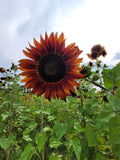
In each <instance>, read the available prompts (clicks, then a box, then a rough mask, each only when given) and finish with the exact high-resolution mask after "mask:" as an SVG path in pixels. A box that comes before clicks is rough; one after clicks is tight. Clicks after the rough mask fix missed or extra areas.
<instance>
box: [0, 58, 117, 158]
mask: <svg viewBox="0 0 120 160" xmlns="http://www.w3.org/2000/svg"><path fill="white" fill-rule="evenodd" d="M93 61H94V66H93V65H91V66H89V65H86V66H85V65H83V66H82V68H83V70H84V73H85V74H86V76H85V77H84V78H82V79H81V80H80V82H79V83H80V86H79V87H78V88H76V95H73V97H72V96H68V97H67V100H66V102H65V101H62V100H59V99H52V100H51V102H49V101H48V100H46V99H45V98H44V96H41V97H37V96H36V95H33V94H31V93H30V91H28V92H25V91H24V90H23V87H21V85H20V84H21V83H20V77H19V75H18V74H17V66H16V65H14V64H12V67H11V68H10V69H7V70H4V71H3V70H1V72H2V73H1V78H0V79H1V80H0V160H107V159H108V160H110V159H111V160H119V159H120V64H118V65H116V66H115V67H113V68H112V69H108V68H109V67H107V66H106V65H105V64H103V63H102V62H101V61H99V60H98V59H97V60H93Z"/></svg>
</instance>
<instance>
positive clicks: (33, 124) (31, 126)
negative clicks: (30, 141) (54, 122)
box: [23, 121, 37, 135]
mask: <svg viewBox="0 0 120 160" xmlns="http://www.w3.org/2000/svg"><path fill="white" fill-rule="evenodd" d="M36 126H37V123H36V122H35V121H32V122H31V123H29V124H28V127H27V128H26V129H25V131H24V132H23V135H28V134H29V133H30V132H31V131H33V130H34V129H35V128H36Z"/></svg>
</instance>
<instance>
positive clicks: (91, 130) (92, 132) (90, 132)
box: [85, 124, 97, 147]
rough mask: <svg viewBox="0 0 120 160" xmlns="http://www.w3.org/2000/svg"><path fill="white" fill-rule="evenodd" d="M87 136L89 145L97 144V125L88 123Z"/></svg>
mask: <svg viewBox="0 0 120 160" xmlns="http://www.w3.org/2000/svg"><path fill="white" fill-rule="evenodd" d="M85 136H86V139H87V142H88V146H89V147H92V146H96V145H97V132H96V129H95V127H94V126H92V125H91V124H87V126H86V128H85Z"/></svg>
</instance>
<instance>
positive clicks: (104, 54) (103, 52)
mask: <svg viewBox="0 0 120 160" xmlns="http://www.w3.org/2000/svg"><path fill="white" fill-rule="evenodd" d="M101 55H102V56H103V57H105V56H106V55H107V52H106V50H105V48H104V47H102V51H101Z"/></svg>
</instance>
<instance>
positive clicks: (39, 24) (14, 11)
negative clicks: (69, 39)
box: [0, 0, 83, 66]
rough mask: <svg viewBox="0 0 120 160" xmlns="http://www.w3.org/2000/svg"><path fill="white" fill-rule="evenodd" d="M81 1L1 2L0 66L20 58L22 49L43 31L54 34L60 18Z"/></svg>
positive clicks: (15, 61) (14, 0) (25, 0)
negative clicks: (54, 26)
mask: <svg viewBox="0 0 120 160" xmlns="http://www.w3.org/2000/svg"><path fill="white" fill-rule="evenodd" d="M82 2H83V0H74V1H72V0H65V1H61V0H35V1H32V0H20V1H17V0H1V5H0V24H1V26H0V35H1V36H0V65H2V66H4V65H5V66H7V64H8V63H9V64H10V65H11V62H14V63H17V61H18V60H19V59H21V58H23V54H22V49H24V48H25V46H26V45H28V41H30V42H32V38H33V37H35V38H37V39H38V38H39V36H40V34H44V33H45V31H48V33H50V32H51V31H53V30H52V29H53V25H57V21H59V17H58V19H57V21H56V17H57V15H58V14H59V15H61V17H62V16H63V17H65V16H66V17H67V16H69V14H70V13H71V12H72V11H74V10H75V9H76V8H77V7H78V5H80V4H81V3H82Z"/></svg>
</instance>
